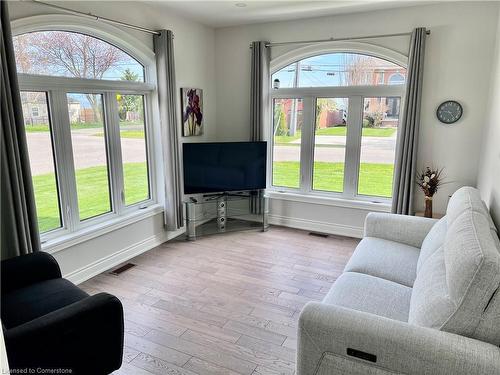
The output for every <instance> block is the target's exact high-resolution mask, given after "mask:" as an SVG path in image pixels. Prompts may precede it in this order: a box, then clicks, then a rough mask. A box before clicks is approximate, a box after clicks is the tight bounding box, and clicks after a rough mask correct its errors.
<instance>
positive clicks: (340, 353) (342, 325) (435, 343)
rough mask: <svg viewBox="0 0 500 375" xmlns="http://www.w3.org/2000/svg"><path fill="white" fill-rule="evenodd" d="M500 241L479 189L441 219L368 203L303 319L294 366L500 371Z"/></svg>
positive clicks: (305, 374) (338, 370) (307, 371)
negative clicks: (359, 233)
mask: <svg viewBox="0 0 500 375" xmlns="http://www.w3.org/2000/svg"><path fill="white" fill-rule="evenodd" d="M499 287H500V241H499V239H498V233H497V230H496V228H495V226H494V224H493V221H492V220H491V217H490V216H489V213H488V210H487V208H486V206H485V205H484V203H483V202H482V201H481V198H480V196H479V192H478V191H477V190H476V189H474V188H470V187H465V188H461V189H460V190H458V191H457V192H456V193H455V194H453V196H452V197H451V198H450V201H449V204H448V208H447V212H446V216H445V217H443V218H442V219H441V220H434V219H426V218H420V217H414V216H403V215H393V214H384V213H370V214H369V215H368V216H367V218H366V222H365V234H364V238H363V239H362V240H361V242H360V243H359V245H358V246H357V248H356V250H355V252H354V254H353V255H352V257H351V259H350V260H349V262H348V264H347V266H346V267H345V270H344V273H343V274H342V275H341V276H340V277H339V278H338V279H337V280H336V281H335V283H334V284H333V286H332V288H331V290H330V291H329V293H328V294H327V296H326V297H325V298H324V300H323V302H321V303H318V302H311V303H308V304H307V305H306V306H305V307H304V309H303V311H302V313H301V315H300V319H299V328H298V344H297V375H312V374H318V375H326V374H376V375H380V374H440V375H446V374H450V375H457V374H464V375H465V374H467V375H470V374H492V375H493V374H496V375H498V374H500V348H499V345H500V290H499V289H500V288H499Z"/></svg>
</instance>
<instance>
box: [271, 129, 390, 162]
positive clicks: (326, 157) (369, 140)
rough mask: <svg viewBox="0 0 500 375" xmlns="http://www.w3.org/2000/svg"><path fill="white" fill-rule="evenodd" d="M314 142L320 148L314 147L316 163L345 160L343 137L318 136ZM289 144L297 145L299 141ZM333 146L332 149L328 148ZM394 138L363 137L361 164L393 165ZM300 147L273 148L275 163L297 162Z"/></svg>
mask: <svg viewBox="0 0 500 375" xmlns="http://www.w3.org/2000/svg"><path fill="white" fill-rule="evenodd" d="M315 142H316V144H317V145H321V146H322V147H316V148H315V150H314V158H315V160H316V161H325V162H343V161H344V159H345V137H341V136H330V135H320V136H316V138H315ZM290 143H294V144H299V143H300V140H296V141H293V142H290ZM328 146H334V147H328ZM395 149H396V136H392V137H364V138H363V139H362V140H361V162H362V163H368V162H370V163H391V164H392V163H394V152H395ZM299 159H300V147H298V146H281V145H280V146H275V148H274V160H275V161H299Z"/></svg>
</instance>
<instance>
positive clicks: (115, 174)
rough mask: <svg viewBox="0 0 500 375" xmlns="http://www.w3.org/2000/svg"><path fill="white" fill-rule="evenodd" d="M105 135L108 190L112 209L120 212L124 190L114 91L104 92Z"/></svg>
mask: <svg viewBox="0 0 500 375" xmlns="http://www.w3.org/2000/svg"><path fill="white" fill-rule="evenodd" d="M104 109H105V119H106V121H105V126H106V131H105V137H106V147H107V152H108V163H109V166H108V168H109V178H110V183H111V187H110V191H111V201H112V206H113V211H114V212H115V213H117V214H121V213H122V212H123V210H124V208H125V192H124V188H123V164H122V163H123V162H122V152H121V143H120V118H119V116H118V101H117V100H116V93H111V92H109V93H105V94H104Z"/></svg>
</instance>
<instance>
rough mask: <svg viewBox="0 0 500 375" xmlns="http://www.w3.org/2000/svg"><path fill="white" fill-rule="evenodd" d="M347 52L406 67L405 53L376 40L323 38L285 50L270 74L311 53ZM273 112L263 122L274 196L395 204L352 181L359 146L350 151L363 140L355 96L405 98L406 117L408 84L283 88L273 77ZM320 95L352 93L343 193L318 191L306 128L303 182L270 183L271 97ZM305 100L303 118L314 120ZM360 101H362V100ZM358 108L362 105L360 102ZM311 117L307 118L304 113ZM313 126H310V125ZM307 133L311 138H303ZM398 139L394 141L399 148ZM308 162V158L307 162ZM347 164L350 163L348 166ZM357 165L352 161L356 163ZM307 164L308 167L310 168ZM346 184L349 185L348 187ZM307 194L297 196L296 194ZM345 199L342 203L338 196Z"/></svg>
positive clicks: (368, 204)
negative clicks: (368, 193)
mask: <svg viewBox="0 0 500 375" xmlns="http://www.w3.org/2000/svg"><path fill="white" fill-rule="evenodd" d="M335 52H345V53H358V54H363V55H368V56H373V57H378V58H381V59H384V60H387V61H390V62H393V63H395V64H397V65H399V66H401V67H403V68H406V67H407V57H406V56H405V55H403V54H401V53H399V52H396V51H394V50H391V49H388V48H384V47H381V46H376V45H373V44H369V43H358V42H332V43H321V44H317V45H311V46H306V47H302V48H298V49H295V50H292V51H289V52H286V53H284V54H283V55H280V56H278V57H276V58H274V59H273V60H272V61H271V63H270V72H271V73H270V79H271V77H272V75H273V74H274V73H276V72H277V71H279V70H280V69H282V68H284V67H286V66H288V65H290V64H292V63H294V62H296V61H298V60H303V59H306V58H309V57H312V56H318V55H323V54H329V53H335ZM269 87H270V93H269V106H270V111H269V118H268V121H267V122H266V124H265V125H267V126H266V128H265V129H264V134H265V135H266V138H267V141H268V155H269V158H268V166H267V169H268V188H267V191H268V192H269V194H270V196H271V197H272V198H275V199H283V200H291V201H299V202H303V201H304V199H305V201H306V202H307V203H313V202H322V203H330V204H331V205H338V206H345V204H346V203H345V202H348V207H351V208H361V209H364V208H366V207H369V208H372V209H373V208H377V210H380V211H387V210H388V208H389V207H390V205H391V201H392V198H385V197H376V196H364V195H358V194H357V185H356V184H354V182H353V181H352V180H353V179H355V180H357V175H356V174H357V173H358V172H359V169H358V168H359V157H360V155H359V152H356V153H353V152H348V150H352V149H353V148H354V149H356V150H360V146H359V147H358V145H357V143H359V142H361V137H360V136H359V135H360V133H361V128H360V126H361V124H362V122H361V121H362V113H357V110H353V108H354V107H356V104H358V105H359V104H360V103H352V100H353V99H354V100H356V101H360V100H363V97H388V96H389V97H390V96H397V97H400V98H401V102H400V108H401V110H400V118H402V116H403V115H404V114H403V108H404V101H405V85H374V86H347V87H343V86H339V87H303V88H280V89H273V88H272V84H271V82H270V83H269ZM317 97H328V98H335V97H341V98H346V97H347V98H350V100H349V107H350V108H349V111H348V113H349V117H348V122H349V123H350V126H348V134H347V137H346V160H345V165H346V167H345V175H344V189H343V190H344V191H343V192H342V193H336V192H326V191H318V190H313V189H312V169H311V170H310V171H309V170H308V169H310V168H308V167H309V166H312V165H313V161H314V160H313V158H314V155H313V152H314V139H313V136H314V132H312V131H310V130H311V129H309V131H307V129H306V131H305V132H304V133H303V134H302V142H301V148H302V147H303V146H304V145H305V146H306V147H307V149H304V150H301V160H300V162H301V176H300V177H301V184H300V188H299V189H293V188H286V187H280V186H273V185H272V173H273V148H274V147H273V117H272V116H273V110H272V108H273V101H274V99H277V98H302V99H304V101H310V100H315V98H317ZM306 107H307V106H306V105H305V103H304V112H305V113H304V114H303V116H304V123H307V121H312V117H311V116H312V114H309V116H308V115H307V113H306V112H308V111H307V110H306ZM360 107H362V105H361V106H360ZM356 108H358V107H356ZM306 117H309V118H306ZM307 128H311V127H307ZM304 137H305V138H311V139H310V140H308V141H304ZM397 147H398V145H396V148H397ZM304 163H305V164H304ZM348 165H351V167H349V168H348ZM354 165H355V166H356V167H352V166H354ZM306 169H307V170H306ZM346 188H347V189H346ZM299 196H301V197H303V198H302V199H299V198H298V197H299ZM342 201H343V202H344V204H340V202H342Z"/></svg>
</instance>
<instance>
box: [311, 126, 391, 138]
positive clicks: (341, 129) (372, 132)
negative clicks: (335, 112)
mask: <svg viewBox="0 0 500 375" xmlns="http://www.w3.org/2000/svg"><path fill="white" fill-rule="evenodd" d="M395 132H396V128H363V130H362V134H363V137H390V136H391V135H393V134H394V133H395ZM346 134H347V128H346V127H345V126H335V127H332V128H324V129H318V130H316V135H343V136H345V135H346Z"/></svg>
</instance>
